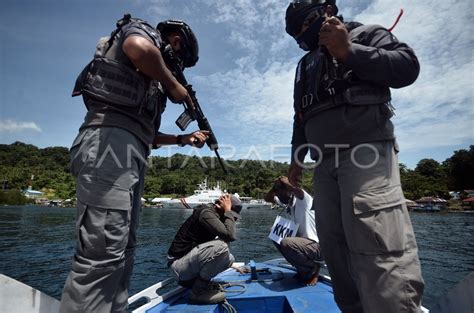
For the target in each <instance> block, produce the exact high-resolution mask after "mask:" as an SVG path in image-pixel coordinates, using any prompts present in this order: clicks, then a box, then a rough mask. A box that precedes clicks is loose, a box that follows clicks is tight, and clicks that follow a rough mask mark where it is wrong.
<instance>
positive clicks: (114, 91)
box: [72, 15, 166, 120]
mask: <svg viewBox="0 0 474 313" xmlns="http://www.w3.org/2000/svg"><path fill="white" fill-rule="evenodd" d="M132 26H135V27H139V28H140V29H142V30H143V31H144V32H145V33H146V34H147V35H148V36H150V39H152V41H153V42H155V43H161V37H160V35H159V34H158V33H157V31H156V30H154V29H153V27H152V26H150V25H149V24H147V23H146V22H145V21H143V20H140V19H135V18H131V17H130V16H129V15H126V16H125V17H124V18H123V19H121V20H119V21H118V22H117V29H115V30H114V31H113V32H112V34H111V35H110V37H103V38H101V39H100V40H99V42H98V43H97V46H96V51H95V54H94V58H93V60H92V61H91V62H90V63H89V64H88V65H86V67H85V68H84V69H83V70H82V72H81V73H80V74H79V76H78V78H77V80H76V85H75V87H74V91H73V93H72V96H73V97H74V96H78V95H83V96H84V99H85V103H86V106H87V102H88V99H90V100H92V101H100V102H104V103H107V104H108V105H112V106H117V107H118V108H120V109H121V110H126V111H127V112H135V113H136V114H141V113H142V112H143V110H147V111H148V114H151V115H152V116H153V120H154V119H155V117H156V116H157V114H160V113H161V112H156V109H157V108H158V107H161V111H163V110H164V102H166V97H165V96H164V91H163V89H162V87H161V85H160V83H159V82H158V81H155V80H150V79H149V78H148V77H147V76H145V75H143V74H142V73H140V72H139V71H138V70H137V69H136V68H135V67H134V65H133V64H132V62H131V61H130V60H129V59H128V57H127V56H126V55H125V54H124V53H123V51H122V43H123V40H121V37H122V30H123V28H124V27H132ZM160 104H161V105H160Z"/></svg>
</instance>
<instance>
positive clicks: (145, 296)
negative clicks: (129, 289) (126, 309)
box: [128, 277, 185, 313]
mask: <svg viewBox="0 0 474 313" xmlns="http://www.w3.org/2000/svg"><path fill="white" fill-rule="evenodd" d="M173 282H175V279H174V278H172V277H169V278H167V279H165V280H163V281H161V282H159V283H156V284H154V285H153V286H150V287H148V288H146V289H144V290H142V291H140V292H139V293H137V294H135V295H133V296H131V297H130V298H128V305H129V306H130V305H132V304H133V303H135V302H137V301H139V300H145V301H146V303H144V304H143V305H141V306H140V307H138V308H136V309H135V310H133V312H134V313H144V312H146V311H147V310H148V309H150V308H152V307H154V306H156V305H158V304H160V303H161V302H163V301H165V300H166V299H169V298H171V297H173V296H175V295H177V294H179V293H181V292H183V291H184V290H185V288H183V287H181V286H178V287H176V288H174V289H172V290H171V291H169V292H167V293H165V294H163V295H159V294H158V290H159V289H161V288H163V287H166V286H169V285H170V284H172V283H173Z"/></svg>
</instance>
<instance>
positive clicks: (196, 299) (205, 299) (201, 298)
mask: <svg viewBox="0 0 474 313" xmlns="http://www.w3.org/2000/svg"><path fill="white" fill-rule="evenodd" d="M224 300H225V293H224V292H222V290H219V289H217V288H216V287H215V286H213V284H212V283H211V282H210V281H209V280H204V279H202V278H198V279H196V281H195V282H194V285H193V288H192V289H191V294H190V295H189V302H190V303H198V304H215V303H220V302H223V301H224Z"/></svg>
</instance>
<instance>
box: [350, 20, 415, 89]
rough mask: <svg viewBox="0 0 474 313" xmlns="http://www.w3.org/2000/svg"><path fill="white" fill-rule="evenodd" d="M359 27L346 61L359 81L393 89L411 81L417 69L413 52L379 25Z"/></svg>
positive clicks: (406, 84)
mask: <svg viewBox="0 0 474 313" xmlns="http://www.w3.org/2000/svg"><path fill="white" fill-rule="evenodd" d="M361 27H364V28H363V31H362V32H361V33H360V34H359V35H358V36H356V38H354V39H353V42H352V45H351V47H350V52H349V57H348V58H347V60H346V62H345V64H346V65H347V66H349V67H350V68H352V70H353V71H354V73H355V74H356V75H357V77H359V78H360V79H361V80H365V81H371V82H373V83H376V84H379V85H383V86H386V87H392V88H401V87H405V86H408V85H410V84H412V83H413V82H414V81H415V80H416V78H417V77H418V74H419V72H420V64H419V62H418V59H417V57H416V55H415V53H414V51H413V50H412V49H411V48H410V47H409V46H408V45H406V44H405V43H402V42H400V41H398V39H397V38H396V37H395V36H394V35H393V34H392V33H390V32H389V31H388V30H386V29H385V28H383V27H382V26H378V25H370V26H361ZM356 30H357V29H356Z"/></svg>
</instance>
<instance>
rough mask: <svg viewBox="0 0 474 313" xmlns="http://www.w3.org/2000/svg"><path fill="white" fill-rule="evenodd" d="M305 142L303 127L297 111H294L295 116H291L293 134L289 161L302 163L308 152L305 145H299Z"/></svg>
mask: <svg viewBox="0 0 474 313" xmlns="http://www.w3.org/2000/svg"><path fill="white" fill-rule="evenodd" d="M306 143H307V140H306V134H305V132H304V127H303V125H302V123H301V122H300V119H299V117H298V113H297V112H295V116H294V118H293V135H292V137H291V163H295V162H296V161H299V162H300V163H301V164H303V162H304V158H305V156H306V154H307V153H308V147H306V146H305V147H302V148H300V146H302V145H305V144H306Z"/></svg>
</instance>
